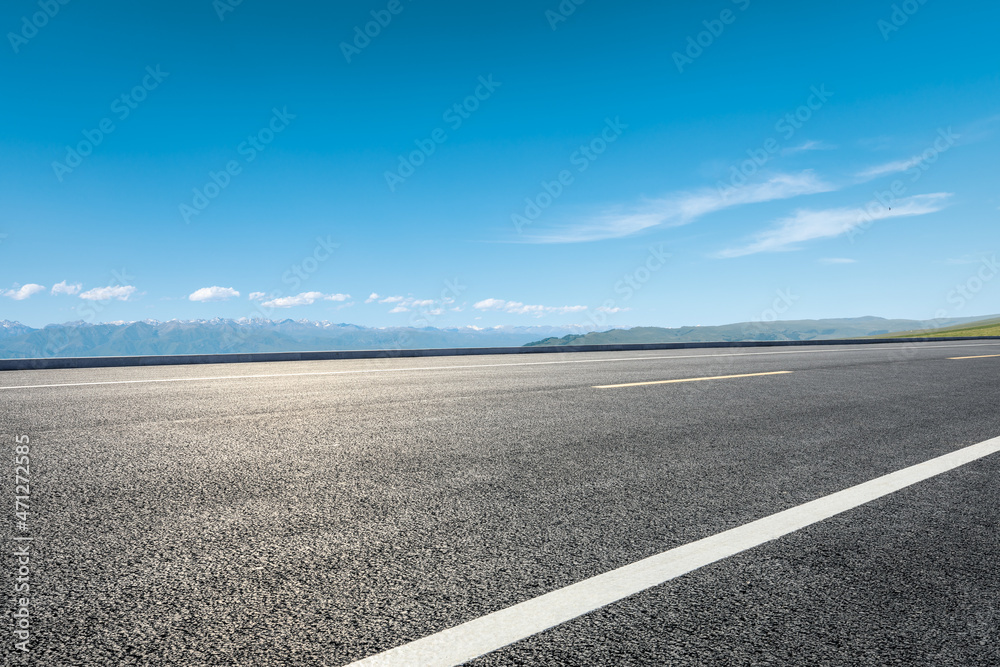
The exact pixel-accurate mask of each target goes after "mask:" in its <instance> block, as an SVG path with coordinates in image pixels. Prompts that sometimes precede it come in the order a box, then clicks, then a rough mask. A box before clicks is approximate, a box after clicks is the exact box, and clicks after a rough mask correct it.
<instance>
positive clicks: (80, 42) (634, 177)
mask: <svg viewBox="0 0 1000 667" xmlns="http://www.w3.org/2000/svg"><path fill="white" fill-rule="evenodd" d="M576 2H579V3H580V4H576ZM576 2H573V0H565V1H564V2H562V3H560V2H558V1H556V0H550V1H548V2H544V1H540V2H505V3H468V2H433V1H431V0H412V1H411V0H396V1H392V2H390V1H389V0H385V1H382V0H379V1H375V2H367V1H366V2H340V3H325V2H324V3H320V2H287V3H270V2H262V1H261V0H243V1H242V2H239V3H237V2H236V0H218V1H216V2H212V0H198V1H186V0H172V1H169V2H168V1H154V2H144V3H134V2H121V1H109V2H104V3H99V4H98V3H85V2H81V1H80V0H41V2H39V1H38V0H35V1H34V2H31V1H27V0H12V1H10V2H7V3H5V5H4V7H3V9H2V10H0V26H2V28H3V30H4V32H5V34H6V38H5V44H4V45H3V47H2V48H0V51H3V54H2V56H0V58H2V60H3V72H4V76H3V77H2V79H0V82H2V83H0V85H2V86H3V87H4V90H3V95H4V100H5V105H4V116H5V118H4V120H5V122H4V123H3V126H2V130H0V131H2V135H0V179H2V182H3V184H4V187H3V189H2V198H3V199H2V201H3V206H2V209H0V210H2V213H0V319H10V320H18V321H21V322H24V323H26V324H29V325H33V326H41V325H44V324H47V323H54V322H64V321H70V320H79V319H84V320H87V321H93V322H98V321H114V320H137V319H146V318H154V319H160V320H167V319H172V318H182V319H194V318H211V317H231V318H239V317H262V316H263V317H270V318H272V319H283V318H286V317H290V318H295V319H300V318H308V319H317V320H331V321H337V322H353V323H358V324H363V325H370V326H392V325H400V326H402V325H418V326H428V325H429V326H438V327H451V326H466V325H473V326H481V327H487V326H496V325H500V324H514V325H533V324H577V323H578V324H589V325H592V326H595V327H603V326H612V325H618V326H620V325H657V326H680V325H697V324H702V325H708V324H721V323H726V322H734V321H744V320H753V319H762V318H763V319H769V318H773V317H775V316H778V317H780V318H782V319H798V318H819V317H846V316H860V315H881V316H886V317H909V318H915V319H930V318H934V317H965V316H973V315H980V314H983V315H986V314H992V313H997V312H1000V280H997V281H993V280H992V278H993V277H994V276H995V275H996V273H997V272H998V271H1000V269H998V268H997V267H996V264H995V260H994V259H993V258H994V253H995V252H996V251H997V245H998V243H997V240H998V234H997V223H998V221H1000V193H998V187H997V186H998V185H1000V183H998V173H1000V172H998V170H997V168H996V156H997V154H998V150H997V149H998V141H1000V133H998V130H1000V67H998V65H1000V51H998V50H997V48H996V39H995V32H996V26H997V25H998V24H1000V5H997V3H993V2H983V1H979V2H966V1H961V0H957V1H955V2H950V3H944V2H940V1H936V0H927V1H926V2H923V3H921V2H919V0H910V2H906V3H893V2H872V1H871V0H865V1H863V2H862V1H845V2H841V3H835V4H830V3H823V4H820V5H817V4H815V3H801V2H790V1H788V2H780V1H777V2H767V3H765V2H762V1H760V0H735V1H734V0H717V1H715V2H684V3H662V2H653V1H648V2H646V1H633V2H614V3H612V2H603V1H600V0H586V1H583V2H581V1H580V0H576ZM366 30H367V31H368V33H369V34H370V35H373V36H369V35H365V34H364V33H365V31H366ZM890 209H891V210H890Z"/></svg>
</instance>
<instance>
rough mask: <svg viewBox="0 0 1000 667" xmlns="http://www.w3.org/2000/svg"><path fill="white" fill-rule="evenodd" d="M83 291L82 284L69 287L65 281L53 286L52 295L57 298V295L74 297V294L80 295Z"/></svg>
mask: <svg viewBox="0 0 1000 667" xmlns="http://www.w3.org/2000/svg"><path fill="white" fill-rule="evenodd" d="M82 289H83V285H82V284H81V283H74V284H72V285H69V284H67V283H66V281H65V280H63V281H61V282H58V283H56V284H55V285H53V286H52V291H51V292H50V293H51V294H52V296H55V295H57V294H68V295H70V296H73V295H74V294H79V293H80V290H82Z"/></svg>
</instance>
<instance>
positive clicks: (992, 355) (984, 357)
mask: <svg viewBox="0 0 1000 667" xmlns="http://www.w3.org/2000/svg"><path fill="white" fill-rule="evenodd" d="M987 357H1000V354H980V355H977V356H975V357H948V358H949V359H986V358H987Z"/></svg>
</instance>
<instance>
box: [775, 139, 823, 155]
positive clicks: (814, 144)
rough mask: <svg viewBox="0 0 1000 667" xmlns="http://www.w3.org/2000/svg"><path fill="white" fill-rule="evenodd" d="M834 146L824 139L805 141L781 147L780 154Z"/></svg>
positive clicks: (820, 149)
mask: <svg viewBox="0 0 1000 667" xmlns="http://www.w3.org/2000/svg"><path fill="white" fill-rule="evenodd" d="M835 148H836V146H831V145H830V144H828V143H826V142H824V141H815V140H814V141H806V142H804V143H801V144H799V145H798V146H789V147H788V148H783V149H781V154H782V155H794V154H796V153H804V152H806V151H830V150H833V149H835Z"/></svg>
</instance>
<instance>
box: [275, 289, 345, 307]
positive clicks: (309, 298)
mask: <svg viewBox="0 0 1000 667" xmlns="http://www.w3.org/2000/svg"><path fill="white" fill-rule="evenodd" d="M350 298H351V295H350V294H323V293H322V292H302V293H300V294H296V295H295V296H282V297H278V298H276V299H271V300H270V301H265V302H264V303H263V304H261V305H263V306H265V307H267V308H292V307H294V306H311V305H312V304H314V303H316V302H317V301H347V300H348V299H350Z"/></svg>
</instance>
